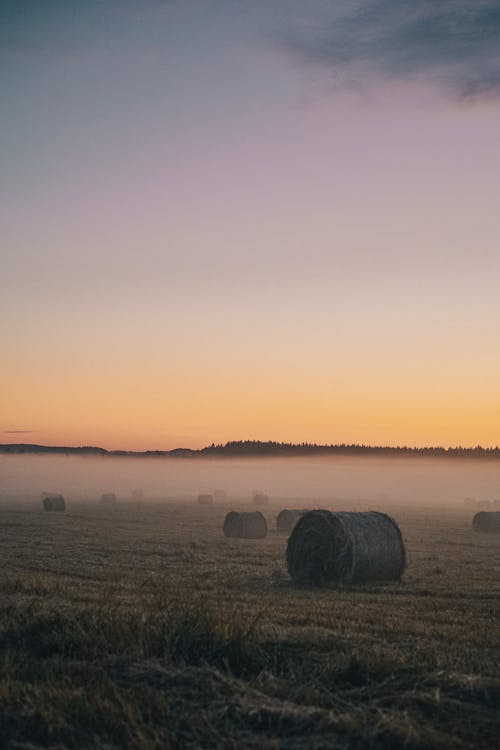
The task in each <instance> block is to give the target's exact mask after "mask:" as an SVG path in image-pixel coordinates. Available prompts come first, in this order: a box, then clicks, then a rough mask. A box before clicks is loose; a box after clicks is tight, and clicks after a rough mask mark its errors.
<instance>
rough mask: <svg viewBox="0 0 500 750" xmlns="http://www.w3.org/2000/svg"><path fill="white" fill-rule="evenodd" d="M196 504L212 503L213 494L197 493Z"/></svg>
mask: <svg viewBox="0 0 500 750" xmlns="http://www.w3.org/2000/svg"><path fill="white" fill-rule="evenodd" d="M198 504H199V505H213V504H214V496H213V495H208V494H206V495H198Z"/></svg>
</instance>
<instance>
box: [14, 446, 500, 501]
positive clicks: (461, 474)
mask: <svg viewBox="0 0 500 750" xmlns="http://www.w3.org/2000/svg"><path fill="white" fill-rule="evenodd" d="M218 488H220V489H224V490H225V491H226V493H227V496H228V502H230V501H231V500H235V501H236V500H238V501H240V500H247V499H249V498H251V496H252V493H253V491H254V490H263V491H265V492H266V493H268V494H269V495H270V496H271V499H272V498H275V499H278V498H279V499H287V498H289V499H294V498H297V499H299V498H301V499H305V500H308V501H311V503H314V502H315V501H318V502H319V501H326V500H339V501H342V502H345V503H348V502H351V501H352V502H356V501H366V502H369V503H371V504H373V506H376V505H377V503H378V504H384V503H391V504H392V503H396V504H398V503H400V502H402V503H406V504H415V505H417V506H420V505H429V504H435V505H439V504H448V503H460V504H461V503H462V502H463V498H464V497H466V496H473V497H475V498H477V499H478V500H483V499H485V500H487V499H492V498H494V497H499V496H500V462H497V461H493V460H492V461H486V460H482V461H479V460H477V461H475V460H458V459H425V458H412V459H404V458H375V457H362V458H360V457H351V456H345V457H338V456H336V457H321V458H265V459H253V458H245V459H206V458H204V459H200V458H194V459H174V458H167V459H165V458H145V459H142V458H111V457H82V456H5V455H3V456H0V495H1V499H2V500H4V501H6V500H12V501H16V500H19V501H21V499H23V498H24V499H29V498H32V497H34V498H38V497H39V494H40V493H41V492H43V491H54V492H62V493H64V494H65V495H66V496H67V499H68V500H70V501H71V500H72V499H74V500H87V499H88V500H92V499H93V498H96V497H99V496H100V495H101V493H103V492H115V493H116V494H117V495H118V497H119V498H120V499H123V500H127V499H130V498H131V497H132V493H133V491H134V490H141V491H142V492H143V494H144V497H145V498H146V499H154V500H158V501H161V500H166V499H176V500H179V499H183V498H185V499H186V500H189V499H191V498H192V497H193V496H195V495H197V494H198V493H201V492H213V491H214V490H215V489H218Z"/></svg>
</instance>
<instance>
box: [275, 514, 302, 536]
mask: <svg viewBox="0 0 500 750" xmlns="http://www.w3.org/2000/svg"><path fill="white" fill-rule="evenodd" d="M304 513H307V510H297V509H296V508H283V510H280V512H279V513H278V515H277V516H276V531H278V532H279V533H280V534H288V533H290V531H291V530H292V529H293V527H294V526H295V524H296V523H297V521H298V520H299V518H301V517H302V516H303V515H304Z"/></svg>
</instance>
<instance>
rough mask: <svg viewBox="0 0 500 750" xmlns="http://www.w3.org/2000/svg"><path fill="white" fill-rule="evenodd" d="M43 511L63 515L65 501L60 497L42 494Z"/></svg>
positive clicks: (48, 493) (53, 494)
mask: <svg viewBox="0 0 500 750" xmlns="http://www.w3.org/2000/svg"><path fill="white" fill-rule="evenodd" d="M42 502H43V509H44V510H45V511H47V512H48V513H52V512H55V513H64V511H65V510H66V501H65V499H64V497H63V496H62V495H58V494H55V493H51V492H42Z"/></svg>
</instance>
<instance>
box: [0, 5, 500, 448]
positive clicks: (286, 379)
mask: <svg viewBox="0 0 500 750" xmlns="http://www.w3.org/2000/svg"><path fill="white" fill-rule="evenodd" d="M0 111H1V119H0V123H1V125H0V343H1V353H2V356H1V363H0V373H1V375H0V377H1V380H0V383H1V388H0V443H1V442H3V443H10V442H30V443H43V444H54V445H57V444H68V445H80V444H86V445H88V444H91V445H101V446H103V447H106V448H130V449H152V448H161V449H168V448H173V447H177V446H189V447H199V446H203V445H206V444H208V443H211V442H212V441H214V442H225V441H226V440H231V439H246V438H251V439H252V438H253V439H262V440H267V439H273V440H284V441H294V442H295V441H303V440H305V441H315V442H322V443H323V442H328V443H338V442H360V443H371V444H393V445H396V444H409V445H428V444H442V445H459V444H461V445H476V444H478V443H479V444H482V445H484V446H489V445H498V444H500V9H499V6H498V2H497V0H488V1H486V2H483V1H482V0H476V1H475V2H473V3H471V2H465V0H464V1H462V0H434V2H429V1H428V0H411V1H410V0H406V1H405V0H360V1H359V2H351V0H349V1H348V0H339V1H338V2H331V3H328V2H324V0H309V2H307V3H305V2H303V0H300V1H299V0H248V1H245V0H240V1H236V0H232V1H231V0H213V1H212V2H209V1H208V0H205V1H202V0H199V1H196V0H192V1H191V0H184V1H182V2H181V0H177V1H176V0H172V1H171V2H169V1H168V0H164V2H162V1H161V0H87V1H86V2H81V0H60V1H57V0H53V1H52V2H51V1H50V0H46V1H45V2H43V3H42V2H39V0H26V2H19V1H18V0H2V2H1V4H0Z"/></svg>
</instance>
